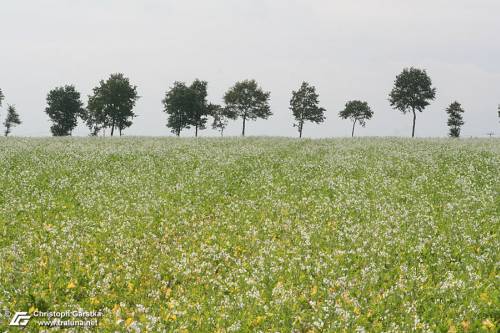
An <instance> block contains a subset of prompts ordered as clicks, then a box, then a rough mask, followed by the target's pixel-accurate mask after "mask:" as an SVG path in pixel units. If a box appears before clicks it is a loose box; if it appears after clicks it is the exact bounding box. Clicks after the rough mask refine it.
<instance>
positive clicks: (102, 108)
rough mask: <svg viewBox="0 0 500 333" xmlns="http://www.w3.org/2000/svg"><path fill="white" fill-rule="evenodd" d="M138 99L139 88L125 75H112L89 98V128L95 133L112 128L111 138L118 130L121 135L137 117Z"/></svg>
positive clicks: (87, 117) (86, 118)
mask: <svg viewBox="0 0 500 333" xmlns="http://www.w3.org/2000/svg"><path fill="white" fill-rule="evenodd" d="M138 99H139V95H138V93H137V87H136V86H134V85H131V84H130V80H129V79H128V78H126V77H125V76H124V75H123V74H121V73H119V74H112V75H111V76H110V78H109V79H108V80H107V81H103V80H101V81H100V83H99V86H97V87H95V88H94V90H93V95H91V96H89V101H88V106H87V112H86V114H85V120H86V122H87V125H88V127H89V128H90V129H91V131H92V132H93V133H97V132H99V131H100V130H101V129H103V128H108V127H110V128H111V136H113V134H114V130H115V128H118V129H119V131H120V135H121V134H122V130H123V129H125V128H127V127H129V126H131V125H132V119H133V118H134V117H136V115H135V113H134V111H133V109H134V107H135V103H136V102H137V100H138Z"/></svg>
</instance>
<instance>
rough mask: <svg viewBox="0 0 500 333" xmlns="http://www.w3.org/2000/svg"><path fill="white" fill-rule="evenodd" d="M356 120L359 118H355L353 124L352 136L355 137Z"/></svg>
mask: <svg viewBox="0 0 500 333" xmlns="http://www.w3.org/2000/svg"><path fill="white" fill-rule="evenodd" d="M356 121H358V120H357V119H354V123H353V124H352V134H351V137H352V138H354V127H355V126H356Z"/></svg>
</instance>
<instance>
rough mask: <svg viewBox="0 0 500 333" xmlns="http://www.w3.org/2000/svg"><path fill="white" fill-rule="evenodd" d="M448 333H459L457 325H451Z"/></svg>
mask: <svg viewBox="0 0 500 333" xmlns="http://www.w3.org/2000/svg"><path fill="white" fill-rule="evenodd" d="M448 333H457V328H456V327H455V325H453V324H451V325H450V327H449V328H448Z"/></svg>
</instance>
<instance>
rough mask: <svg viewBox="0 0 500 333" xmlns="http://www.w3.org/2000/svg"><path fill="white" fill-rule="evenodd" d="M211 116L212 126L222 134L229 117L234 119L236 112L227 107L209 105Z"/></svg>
mask: <svg viewBox="0 0 500 333" xmlns="http://www.w3.org/2000/svg"><path fill="white" fill-rule="evenodd" d="M211 116H212V118H213V122H212V128H213V129H214V130H217V131H219V132H220V135H221V136H224V130H225V129H226V127H227V126H228V125H229V119H235V118H236V114H235V113H234V112H233V111H232V110H231V109H229V108H224V107H222V106H220V105H214V104H212V105H211Z"/></svg>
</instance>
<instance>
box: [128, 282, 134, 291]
mask: <svg viewBox="0 0 500 333" xmlns="http://www.w3.org/2000/svg"><path fill="white" fill-rule="evenodd" d="M127 288H128V290H129V291H133V290H134V284H133V283H132V282H129V283H128V284H127Z"/></svg>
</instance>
